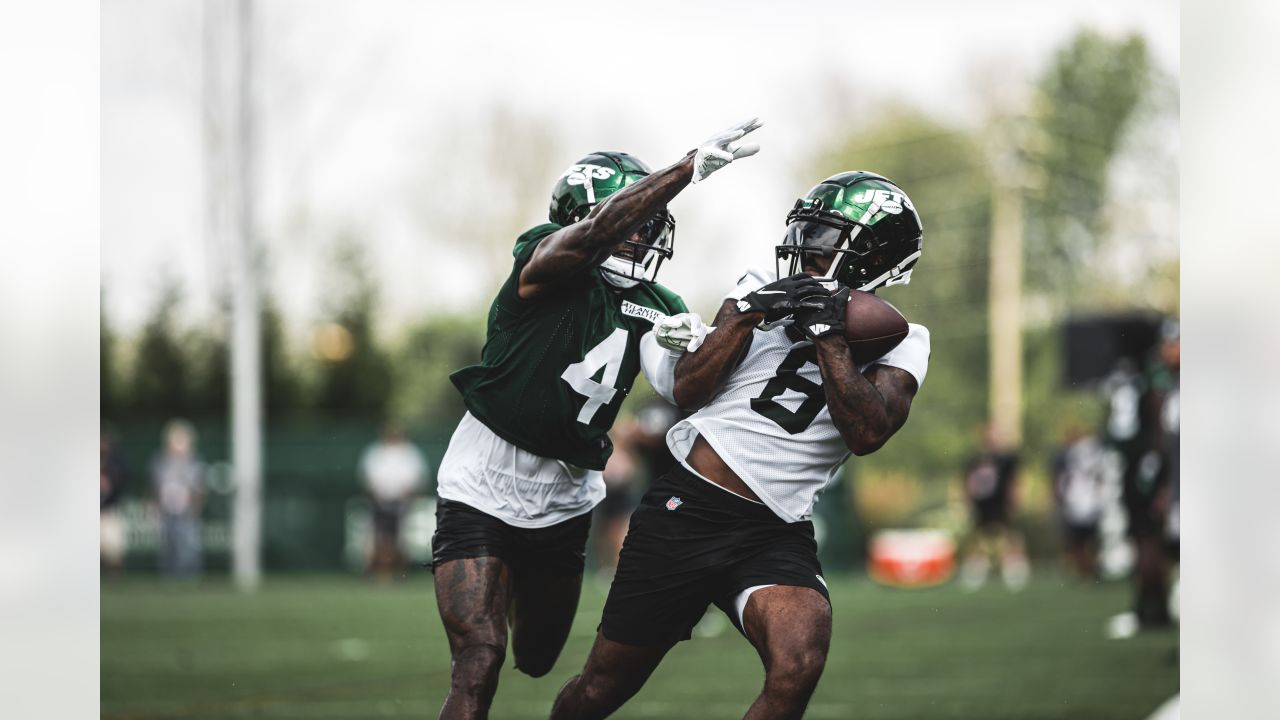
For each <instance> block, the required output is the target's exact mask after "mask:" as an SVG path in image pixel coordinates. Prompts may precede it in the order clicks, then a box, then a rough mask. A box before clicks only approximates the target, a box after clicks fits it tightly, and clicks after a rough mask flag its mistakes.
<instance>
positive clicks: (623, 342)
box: [560, 328, 627, 425]
mask: <svg viewBox="0 0 1280 720" xmlns="http://www.w3.org/2000/svg"><path fill="white" fill-rule="evenodd" d="M626 352H627V331H626V330H623V329H622V328H614V330H613V333H612V334H611V335H609V337H607V338H605V339H604V341H603V342H601V343H600V344H599V345H596V346H595V347H593V348H591V350H589V351H588V352H587V355H586V357H584V358H582V361H581V362H576V363H574V364H572V365H570V366H569V367H567V368H565V371H564V373H563V374H561V375H560V379H561V380H564V381H565V382H567V383H569V387H571V388H573V389H574V390H575V391H576V392H577V393H578V394H579V395H585V396H586V398H587V402H586V403H585V404H584V405H583V406H582V410H581V411H579V412H578V422H580V423H582V424H583V425H590V424H591V419H592V418H594V417H595V415H596V413H597V412H598V411H599V410H600V408H602V407H604V406H605V405H608V404H609V403H610V402H612V401H613V396H614V395H615V394H616V393H617V392H618V391H617V389H616V388H615V387H614V386H613V385H614V383H616V382H617V381H618V370H619V369H620V368H621V367H622V358H623V356H624V355H625V354H626ZM600 368H604V375H603V377H601V378H600V380H601V381H602V382H596V381H595V380H592V379H591V378H592V377H593V376H594V375H595V374H596V373H597V372H600Z"/></svg>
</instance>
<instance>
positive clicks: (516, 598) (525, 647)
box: [510, 573, 582, 677]
mask: <svg viewBox="0 0 1280 720" xmlns="http://www.w3.org/2000/svg"><path fill="white" fill-rule="evenodd" d="M514 586H515V592H514V594H513V596H512V598H511V609H510V620H511V646H512V648H511V649H512V650H513V651H514V653H515V656H516V669H517V670H519V671H520V672H522V673H524V674H526V675H529V676H530V677H542V676H543V675H546V674H547V673H549V672H551V668H552V666H554V665H555V664H556V658H558V657H560V651H561V650H563V649H564V643H565V640H568V639H569V628H570V627H572V626H573V617H574V614H575V613H576V612H577V611H578V596H579V595H580V594H581V591H582V573H578V574H577V575H568V576H565V575H560V576H557V575H539V574H534V573H521V574H518V575H517V576H516V578H515V583H514Z"/></svg>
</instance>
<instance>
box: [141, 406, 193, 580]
mask: <svg viewBox="0 0 1280 720" xmlns="http://www.w3.org/2000/svg"><path fill="white" fill-rule="evenodd" d="M204 470H205V468H204V463H203V462H201V461H200V458H199V456H198V455H197V453H196V431H195V428H193V427H192V426H191V423H189V422H187V421H186V420H180V419H174V420H170V421H169V423H168V424H167V425H165V428H164V448H163V449H162V450H161V452H160V453H159V454H158V455H157V456H156V457H155V459H154V460H153V461H152V462H151V489H152V491H153V492H154V493H155V501H156V505H157V507H158V509H159V511H160V528H161V547H160V571H161V572H162V573H164V574H165V575H168V576H170V577H177V578H195V577H198V576H199V575H200V571H201V568H202V553H203V548H202V546H201V542H200V530H201V521H200V519H201V513H202V512H203V510H204Z"/></svg>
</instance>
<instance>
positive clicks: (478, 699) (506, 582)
mask: <svg viewBox="0 0 1280 720" xmlns="http://www.w3.org/2000/svg"><path fill="white" fill-rule="evenodd" d="M435 575H436V603H437V605H438V606H439V608H440V619H441V620H442V621H444V630H445V633H446V634H447V635H448V636H449V652H450V655H451V656H452V659H453V661H452V677H451V682H450V685H449V695H448V697H446V698H445V700H444V707H443V708H441V709H440V717H441V718H442V719H444V718H448V719H453V718H484V717H487V716H488V714H489V705H490V703H492V702H493V694H494V692H495V691H496V690H497V689H498V671H499V670H501V669H502V660H503V658H504V657H505V656H506V649H507V622H506V621H507V607H508V605H509V603H510V597H511V573H510V571H509V570H508V568H507V564H506V563H505V562H503V561H502V560H499V559H498V558H495V557H479V558H467V559H463V560H451V561H449V562H446V563H442V564H440V565H439V566H437V567H436V570H435Z"/></svg>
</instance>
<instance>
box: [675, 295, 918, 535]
mask: <svg viewBox="0 0 1280 720" xmlns="http://www.w3.org/2000/svg"><path fill="white" fill-rule="evenodd" d="M775 279H776V276H775V275H774V274H773V273H771V272H769V273H766V272H760V271H749V272H748V273H747V274H746V275H744V276H743V278H742V280H740V281H739V282H738V285H737V287H735V288H734V290H733V291H732V292H731V293H730V294H729V295H727V296H726V299H734V300H737V299H740V298H742V297H743V296H745V295H746V294H747V293H749V292H752V291H753V290H755V289H757V288H759V287H760V286H762V285H764V284H766V283H769V282H773V280H775ZM871 365H890V366H893V367H897V368H901V369H903V370H906V371H907V372H909V373H911V375H912V376H914V377H915V379H916V382H917V383H918V384H920V385H923V384H924V376H925V373H926V371H927V370H928V366H929V331H928V330H927V329H926V328H925V327H924V326H923V325H916V324H914V323H912V324H909V332H908V333H907V337H906V338H904V339H903V341H902V342H901V343H900V344H899V345H898V346H897V347H896V348H894V349H893V350H892V351H891V352H890V353H889V354H887V355H885V356H884V357H882V358H880V359H879V360H876V361H875V362H873V363H868V364H867V365H863V366H860V367H859V370H863V369H865V368H867V367H870V366H871ZM699 435H701V436H703V437H704V438H706V441H707V443H708V444H709V445H711V447H712V448H714V449H715V451H716V453H717V454H719V455H720V457H721V458H722V459H723V460H724V461H725V463H726V464H727V465H728V466H729V467H730V468H732V469H733V471H734V472H735V473H737V474H738V477H740V478H742V481H743V482H745V483H746V484H747V486H748V487H750V488H751V489H752V490H753V491H755V493H756V495H758V496H759V497H760V499H761V500H762V501H763V502H764V503H765V505H768V506H769V508H770V509H771V510H773V512H774V513H775V514H777V515H778V517H780V518H782V519H783V520H786V521H787V522H798V521H801V520H807V519H809V517H810V516H811V515H812V514H813V506H814V504H815V503H816V502H817V499H818V496H819V495H821V494H822V491H823V490H824V489H825V488H826V487H827V485H829V484H830V483H831V482H832V481H833V480H834V479H835V478H836V475H837V474H838V473H839V471H840V466H841V465H843V464H844V461H845V460H846V459H848V457H849V455H850V453H849V449H848V448H847V447H845V444H844V440H843V438H841V437H840V431H839V430H837V429H836V426H835V423H834V422H833V421H832V419H831V412H830V410H828V409H827V403H826V396H825V395H824V394H823V390H822V374H821V372H820V371H819V369H818V365H817V355H816V350H815V348H814V346H813V343H811V342H808V341H800V342H796V341H794V340H792V339H791V336H790V335H788V333H787V328H786V327H783V326H776V327H773V328H772V329H770V330H761V329H759V328H757V329H756V330H754V331H753V333H752V337H751V347H750V348H749V349H748V351H747V354H746V357H744V358H743V360H742V362H741V363H740V364H739V365H738V366H737V367H736V368H735V369H734V370H733V372H732V373H730V375H729V377H728V378H727V379H726V380H725V383H724V386H723V387H721V388H720V390H719V392H718V393H717V394H716V395H715V397H713V398H712V399H711V402H709V403H707V405H706V406H704V407H703V408H702V409H701V410H699V411H698V412H696V413H694V414H693V415H692V416H690V417H688V418H686V419H684V420H682V421H680V422H679V423H677V424H676V425H675V427H673V428H671V430H670V431H669V432H668V433H667V446H668V447H669V448H670V449H671V452H672V454H673V455H675V457H676V458H678V459H679V460H680V461H681V462H684V459H685V458H686V457H687V456H688V454H689V451H690V449H691V448H692V447H693V442H694V440H696V439H697V437H698V436H699Z"/></svg>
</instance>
